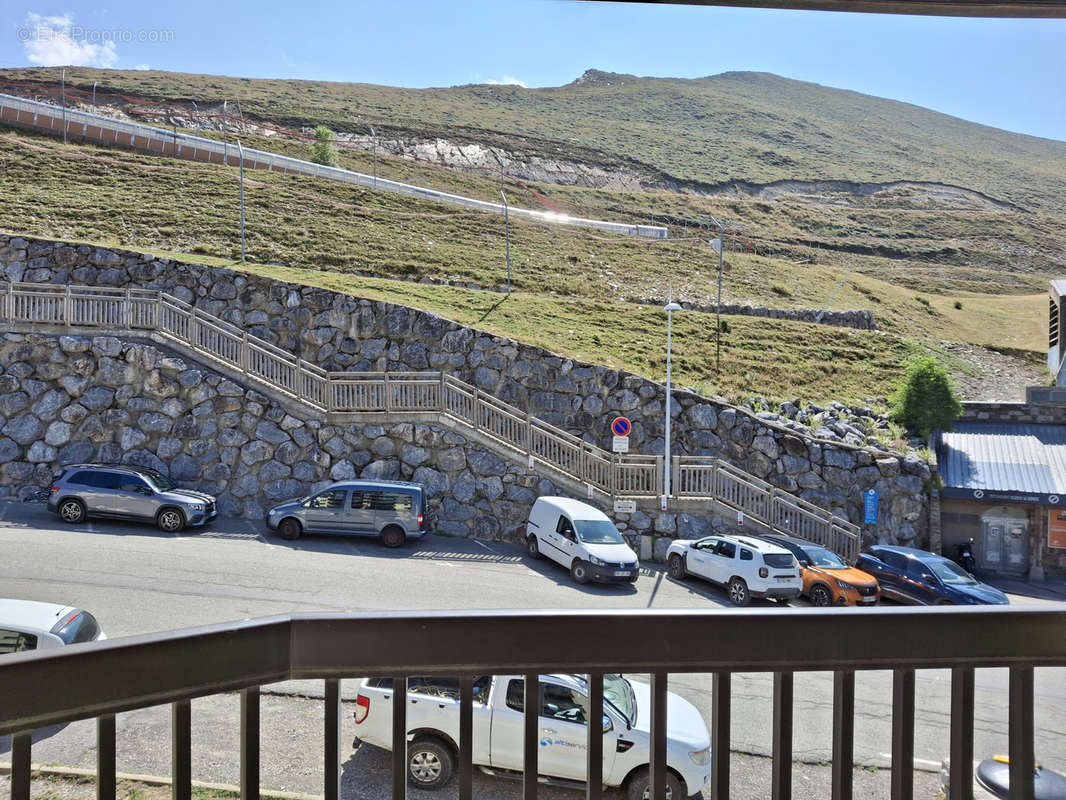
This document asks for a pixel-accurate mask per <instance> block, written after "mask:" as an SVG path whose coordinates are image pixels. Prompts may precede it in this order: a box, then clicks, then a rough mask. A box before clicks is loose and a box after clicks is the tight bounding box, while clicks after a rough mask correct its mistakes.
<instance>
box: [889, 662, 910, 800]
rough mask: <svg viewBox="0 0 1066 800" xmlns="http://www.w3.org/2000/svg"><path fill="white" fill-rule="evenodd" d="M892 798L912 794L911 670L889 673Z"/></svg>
mask: <svg viewBox="0 0 1066 800" xmlns="http://www.w3.org/2000/svg"><path fill="white" fill-rule="evenodd" d="M891 781H892V783H891V787H892V789H891V791H892V800H913V797H914V670H913V669H896V670H893V673H892V772H891Z"/></svg>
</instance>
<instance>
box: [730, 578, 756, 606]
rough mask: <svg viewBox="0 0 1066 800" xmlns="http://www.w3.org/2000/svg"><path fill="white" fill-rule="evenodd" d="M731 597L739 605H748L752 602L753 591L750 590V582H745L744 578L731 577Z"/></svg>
mask: <svg viewBox="0 0 1066 800" xmlns="http://www.w3.org/2000/svg"><path fill="white" fill-rule="evenodd" d="M729 599H730V600H732V601H733V604H734V605H737V606H746V605H747V604H748V603H750V602H751V593H750V592H749V591H748V584H746V583H744V579H743V578H730V580H729Z"/></svg>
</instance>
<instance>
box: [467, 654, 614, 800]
mask: <svg viewBox="0 0 1066 800" xmlns="http://www.w3.org/2000/svg"><path fill="white" fill-rule="evenodd" d="M600 702H601V704H602V700H601V701H600ZM590 730H591V726H590ZM473 756H474V679H473V678H471V677H470V676H469V675H466V676H464V677H462V678H460V679H459V800H472V798H473V796H474V758H473Z"/></svg>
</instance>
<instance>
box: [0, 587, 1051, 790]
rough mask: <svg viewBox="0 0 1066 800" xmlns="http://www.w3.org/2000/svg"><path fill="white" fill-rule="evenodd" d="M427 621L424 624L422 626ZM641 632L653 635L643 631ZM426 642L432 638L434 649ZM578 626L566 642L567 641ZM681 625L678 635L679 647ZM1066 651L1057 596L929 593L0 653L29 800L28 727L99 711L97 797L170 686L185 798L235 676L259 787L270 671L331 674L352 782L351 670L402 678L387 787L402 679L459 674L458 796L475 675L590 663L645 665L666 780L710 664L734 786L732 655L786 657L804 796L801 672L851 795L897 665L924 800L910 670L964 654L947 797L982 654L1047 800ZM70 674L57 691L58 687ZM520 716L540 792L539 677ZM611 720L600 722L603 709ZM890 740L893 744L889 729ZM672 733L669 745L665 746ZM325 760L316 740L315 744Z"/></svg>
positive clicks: (787, 759) (745, 667)
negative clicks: (1055, 698) (201, 704)
mask: <svg viewBox="0 0 1066 800" xmlns="http://www.w3.org/2000/svg"><path fill="white" fill-rule="evenodd" d="M427 632H428V633H429V634H430V636H429V637H428V638H427ZM634 632H641V635H634ZM427 641H431V642H432V646H431V647H427V646H426V645H427ZM561 642H565V643H566V644H565V646H560V643H561ZM677 642H684V647H673V646H668V645H669V644H670V643H677ZM1062 666H1066V611H1063V610H1061V609H1059V608H1054V607H1031V606H1030V607H1026V608H1025V609H1017V608H1011V607H995V608H988V607H980V608H974V607H955V608H935V609H909V608H879V609H790V610H788V611H782V610H779V609H761V610H751V609H743V610H741V609H729V610H724V609H723V610H714V611H652V610H640V611H614V612H612V611H606V612H603V611H600V612H586V611H558V610H551V611H524V612H442V613H431V612H430V613H426V612H410V613H404V612H397V613H386V614H347V615H324V614H298V615H290V616H281V617H271V618H266V619H259V620H245V621H242V622H232V623H226V624H221V625H213V626H209V627H204V628H196V629H189V630H184V631H176V632H168V633H157V634H149V635H144V636H135V637H129V638H123V639H113V640H108V641H106V642H97V643H88V644H80V645H71V646H67V647H63V648H57V649H55V650H43V651H29V652H24V653H14V654H11V655H5V656H3V657H2V658H0V697H3V698H4V702H3V703H0V735H6V734H11V735H12V748H11V754H12V759H11V760H12V775H11V800H29V798H30V774H31V773H30V765H31V748H32V744H31V743H32V735H33V731H34V730H36V729H39V728H44V727H46V726H50V725H61V724H63V723H67V722H72V721H75V720H81V719H91V718H96V720H97V781H98V783H97V797H98V798H101V800H113V798H114V797H115V762H116V737H115V715H116V714H117V713H120V712H124V711H130V710H133V709H138V708H146V707H150V706H155V705H161V704H166V703H169V704H171V708H172V727H171V730H172V742H171V751H172V764H173V775H172V780H173V787H174V788H173V796H174V798H175V800H183V799H184V798H189V797H190V796H191V792H192V785H191V784H192V729H191V715H190V701H191V700H192V699H194V698H197V697H204V696H207V695H211V694H216V693H219V692H227V691H235V690H239V691H240V692H241V712H240V723H239V724H240V731H241V736H240V741H241V744H240V757H241V770H240V772H241V797H242V798H243V800H258V797H259V791H260V787H259V764H260V731H259V716H260V715H259V709H260V686H261V685H264V684H268V683H273V682H276V681H280V680H286V679H294V678H301V679H321V680H323V681H324V684H325V700H324V723H325V724H324V734H323V742H322V747H323V750H324V755H325V757H324V795H325V800H339V798H340V776H341V743H340V718H341V701H340V683H339V681H340V679H341V678H351V677H357V676H358V677H362V676H392V677H393V686H394V695H393V703H392V711H391V713H392V715H393V717H392V718H393V725H392V731H393V741H392V770H393V773H392V781H391V787H392V797H393V799H394V800H403V798H404V797H405V795H406V780H405V778H406V748H407V741H406V733H407V724H406V713H407V710H406V709H407V703H406V702H404V698H405V697H406V691H407V678H408V676H412V675H441V676H453V677H458V678H459V679H460V727H459V730H460V735H459V741H458V743H457V745H458V747H457V756H458V762H459V767H458V773H459V798H460V800H469V798H470V797H471V796H472V772H473V763H472V747H471V742H472V741H473V735H472V734H473V729H472V721H471V717H472V712H471V709H472V708H473V680H474V678H475V677H476V676H479V675H493V674H523V675H525V679H526V681H527V685H530V686H535V685H536V683H537V681H538V680H539V676H540V675H541V674H551V673H577V674H585V675H588V676H589V696H590V703H591V704H592V706H593V707H595V706H598V705H599V704H601V703H602V702H603V700H602V696H603V695H602V690H603V682H602V679H603V675H604V673H616V672H624V673H651V677H652V687H651V697H650V703H651V708H650V720H651V738H652V742H653V744H652V748H651V752H652V756H651V775H652V792H651V795H652V796H653V797H655V798H660V799H661V798H664V797H665V790H666V769H667V767H666V763H665V762H666V747H665V744H666V731H667V708H666V706H667V702H666V701H667V697H668V695H667V686H668V682H669V675H670V673H710V675H711V688H712V691H713V706H712V712H711V719H710V721H709V722H710V729H711V752H712V775H711V784H712V786H711V791H712V793H713V796H714V797H715V798H716V800H728V798H729V795H730V775H729V758H727V757H724V755H725V754H727V753H729V751H730V721H731V720H730V717H731V715H730V699H731V678H732V675H733V673H734V672H760V671H761V672H773V674H774V679H773V694H772V699H771V698H767V703H768V704H772V707H773V730H772V739H773V767H772V777H771V781H772V786H773V796H774V797H781V798H787V797H791V789H792V760H793V749H792V747H793V711H794V696H793V686H794V676H795V673H796V672H803V671H812V670H819V671H832V672H833V673H834V680H833V759H832V798H833V800H850V798H851V796H852V781H853V774H854V770H853V766H854V763H853V758H854V756H853V750H854V747H853V742H854V734H855V676H856V671H863V670H892V671H893V689H892V697H891V700H889V699H888V698H884V699H882V701H881V702H885V703H890V704H891V707H892V737H891V756H892V763H891V795H890V796H891V798H892V800H912V798H913V768H914V760H913V759H914V728H915V725H914V721H915V670H919V669H940V668H949V669H950V670H951V714H950V745H949V751H950V764H951V767H950V768H951V775H950V796H951V797H952V798H953V800H972V797H973V794H972V791H973V766H972V765H973V755H974V754H973V734H974V710H975V702H974V700H975V698H974V671H975V669H976V668H982V667H1005V668H1008V669H1009V690H1010V716H1009V721H1008V730H1009V755H1010V765H1011V766H1010V786H1011V797H1012V798H1014V799H1015V800H1033V793H1034V771H1033V768H1032V765H1033V763H1034V741H1035V740H1034V709H1033V697H1034V668H1036V667H1062ZM57 687H60V688H61V691H59V690H57ZM525 696H526V698H530V699H529V701H528V702H527V703H526V705H525V714H524V727H523V730H524V740H523V753H524V762H523V763H524V784H525V785H524V792H523V797H524V798H527V799H532V798H536V795H537V763H538V752H537V751H538V741H539V736H538V731H539V725H538V722H539V720H538V718H537V713H538V711H539V704H537V700H536V698H537V692H536V691H528V690H527V691H526V693H525ZM589 730H590V731H595V732H597V733H598V731H599V727H598V726H589ZM602 744H603V739H602V738H601V737H600V736H595V735H593V736H591V737H588V741H587V753H588V758H587V767H586V769H587V771H586V776H587V777H588V779H589V780H588V786H587V793H586V797H587V798H590V800H601V798H602V786H601V782H602V781H601V779H602V749H601V748H602ZM886 744H887V743H886ZM657 745H658V746H657ZM308 756H309V757H310V758H311V759H312V760H317V758H318V756H317V754H313V753H312V752H309V753H308Z"/></svg>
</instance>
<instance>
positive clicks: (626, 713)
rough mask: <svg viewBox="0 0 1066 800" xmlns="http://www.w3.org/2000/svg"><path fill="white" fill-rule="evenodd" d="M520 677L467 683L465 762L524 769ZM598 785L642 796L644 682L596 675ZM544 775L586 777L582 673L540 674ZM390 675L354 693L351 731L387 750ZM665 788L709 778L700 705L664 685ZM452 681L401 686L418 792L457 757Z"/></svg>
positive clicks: (447, 774) (700, 784)
mask: <svg viewBox="0 0 1066 800" xmlns="http://www.w3.org/2000/svg"><path fill="white" fill-rule="evenodd" d="M524 687H525V680H524V679H523V678H522V676H520V675H497V676H495V677H490V676H485V677H481V678H478V679H477V680H475V682H474V713H473V733H474V752H473V763H474V764H475V765H477V766H479V767H481V769H482V770H483V771H484V772H487V773H489V774H496V775H509V776H513V775H519V774H521V770H522V742H523V725H524V719H523V708H524V706H523V703H524V697H525V691H524ZM603 693H604V704H603V715H602V725H603V783H604V785H605V786H612V787H616V786H620V787H624V789H625V792H626V797H627V798H628V800H643V798H645V797H647V796H649V792H648V782H649V769H648V764H649V760H650V755H649V754H650V749H651V738H650V730H649V729H650V721H651V695H650V687H649V686H648V685H647V684H644V683H640V682H638V681H631V680H628V679H626V678H624V677H622V676H621V675H606V676H604V692H603ZM540 705H541V716H540V724H539V726H538V727H539V736H540V748H539V751H538V757H537V770H538V773H539V774H540V776H541V779H542V780H546V781H547V782H550V783H559V784H563V785H567V784H571V785H576V784H578V783H582V782H584V781H585V779H586V776H587V764H586V759H587V750H588V746H587V741H588V740H587V725H586V720H587V719H588V712H589V703H588V694H587V683H586V679H585V677H584V676H582V675H541V676H540ZM391 706H392V680H391V679H390V678H367V679H365V680H364V681H363V682H362V684H361V685H360V688H359V696H358V697H357V699H356V709H355V722H356V724H357V726H358V727H357V736H358V737H359V738H360V739H361V740H362V741H363V742H366V743H367V744H372V745H376V746H377V747H383V748H385V749H391V747H392V707H391ZM666 719H667V747H666V749H667V754H666V765H667V768H668V772H667V790H668V795H667V796H668V797H669V798H671V800H680V798H683V797H688V796H689V795H692V794H694V793H696V792H699V791H702V790H703V788H704V787H705V786H706V785H707V783H708V781H709V779H710V774H711V750H710V745H711V737H710V733H709V732H708V730H707V725H706V723H705V722H704V721H703V718H702V717H701V716H700V713H699V711H697V710H696V708H695V707H694V706H693V705H692V704H691V703H689V702H688V701H687V700H685V699H683V698H681V697H679V696H678V695H676V694H674V693H673V692H670V693H669V694H668V701H667V713H666ZM458 740H459V681H458V680H457V679H455V678H409V679H408V689H407V741H408V744H407V778H408V782H409V783H410V784H411V785H412V786H416V787H418V788H420V789H439V788H440V787H442V786H444V785H445V784H446V783H448V781H449V780H450V779H451V777H452V773H453V772H454V771H455V766H456V763H457V761H458V755H457V754H458V747H457V744H456V743H457V742H458Z"/></svg>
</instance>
